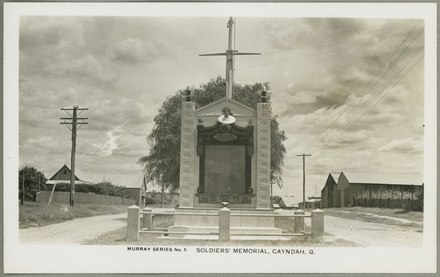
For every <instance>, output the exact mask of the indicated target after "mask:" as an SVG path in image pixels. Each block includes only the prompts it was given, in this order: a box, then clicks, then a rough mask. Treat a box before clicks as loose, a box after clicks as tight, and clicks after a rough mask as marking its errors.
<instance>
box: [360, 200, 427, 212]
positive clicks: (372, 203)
mask: <svg viewBox="0 0 440 277" xmlns="http://www.w3.org/2000/svg"><path fill="white" fill-rule="evenodd" d="M353 206H361V207H378V208H390V209H403V210H408V211H423V199H411V198H403V199H399V198H398V199H390V198H386V199H382V198H380V199H377V198H370V199H368V198H356V197H355V198H353Z"/></svg>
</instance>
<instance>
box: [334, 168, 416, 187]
mask: <svg viewBox="0 0 440 277" xmlns="http://www.w3.org/2000/svg"><path fill="white" fill-rule="evenodd" d="M343 174H344V175H345V177H346V178H347V180H348V181H349V182H350V183H352V184H392V185H415V186H417V185H418V186H421V185H422V183H423V176H422V174H420V173H414V172H399V173H397V172H391V173H390V172H345V171H344V172H343Z"/></svg>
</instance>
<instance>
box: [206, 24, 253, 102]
mask: <svg viewBox="0 0 440 277" xmlns="http://www.w3.org/2000/svg"><path fill="white" fill-rule="evenodd" d="M232 27H234V20H233V19H232V17H230V18H229V21H228V25H227V28H228V29H229V38H228V50H226V52H225V53H211V54H200V55H199V56H226V99H232V98H233V96H234V94H233V84H234V64H235V56H236V55H261V53H240V52H238V51H237V50H235V40H234V35H233V34H234V33H235V27H234V29H233V28H232ZM233 32H234V33H233ZM233 45H234V49H233Z"/></svg>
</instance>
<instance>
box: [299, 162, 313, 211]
mask: <svg viewBox="0 0 440 277" xmlns="http://www.w3.org/2000/svg"><path fill="white" fill-rule="evenodd" d="M296 156H298V157H302V158H303V209H305V208H306V157H310V156H312V155H310V154H300V155H296Z"/></svg>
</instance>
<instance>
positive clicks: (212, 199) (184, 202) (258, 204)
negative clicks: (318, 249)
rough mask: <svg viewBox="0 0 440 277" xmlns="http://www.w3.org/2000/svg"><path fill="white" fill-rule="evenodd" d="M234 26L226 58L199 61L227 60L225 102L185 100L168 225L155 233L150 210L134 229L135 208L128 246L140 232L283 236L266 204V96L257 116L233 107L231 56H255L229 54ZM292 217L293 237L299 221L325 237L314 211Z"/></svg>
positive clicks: (268, 105) (223, 236)
mask: <svg viewBox="0 0 440 277" xmlns="http://www.w3.org/2000/svg"><path fill="white" fill-rule="evenodd" d="M233 24H234V21H233V19H232V18H230V19H229V22H228V25H227V26H228V29H229V41H228V50H226V52H224V53H214V54H204V55H200V56H226V91H225V97H224V98H222V99H220V100H217V101H215V102H213V103H210V104H208V105H206V106H203V107H199V108H198V109H196V108H195V106H196V105H195V103H194V102H192V99H191V91H190V90H189V89H187V91H186V92H185V95H184V96H183V101H182V103H181V109H182V117H181V145H180V180H179V181H180V194H179V205H178V207H176V209H175V211H174V213H172V215H173V216H174V224H173V225H172V226H170V227H169V228H168V229H167V230H166V231H165V232H163V231H155V230H153V229H154V228H152V227H153V223H152V218H153V216H154V213H153V212H152V210H151V209H150V208H145V209H144V210H143V211H142V212H141V214H142V215H141V220H140V221H139V208H138V207H135V206H133V207H131V208H129V213H128V218H129V219H128V225H127V226H128V227H127V230H128V239H129V240H136V239H138V237H139V232H138V230H143V228H144V229H145V231H143V232H148V233H157V234H165V233H166V234H167V236H169V237H179V238H188V236H191V238H194V236H198V235H200V237H201V238H202V239H203V235H215V236H218V237H219V239H220V240H229V239H231V237H239V236H252V237H258V236H264V237H268V236H271V235H273V236H285V235H288V234H285V232H283V230H282V229H281V228H276V227H275V217H276V216H279V215H277V214H275V212H274V209H273V207H272V204H271V191H270V190H271V183H270V153H271V129H270V128H271V103H270V101H269V100H268V98H269V95H268V92H267V91H261V92H260V101H259V103H257V108H256V110H254V109H252V108H250V107H247V106H245V105H243V104H241V103H239V102H238V101H236V100H234V99H233V95H234V92H233V82H234V80H233V75H234V74H233V71H234V68H233V67H234V56H236V55H259V53H241V52H238V51H236V50H233V49H232V37H233V34H232V30H233V28H232V26H233ZM130 213H131V217H132V218H133V220H130ZM295 214H296V215H295V222H296V227H295V228H296V231H297V232H298V234H297V235H303V233H302V231H303V226H304V217H311V218H312V229H313V227H315V229H316V232H315V235H319V236H322V235H323V233H324V232H323V213H322V211H315V212H314V213H312V215H314V216H311V215H308V216H306V215H304V212H302V211H298V212H296V213H295ZM293 216H294V214H293V212H292V217H293ZM292 223H293V218H292ZM313 225H314V226H313ZM130 230H134V231H133V232H130ZM141 232H142V231H141ZM290 235H293V234H290ZM309 235H310V234H309Z"/></svg>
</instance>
